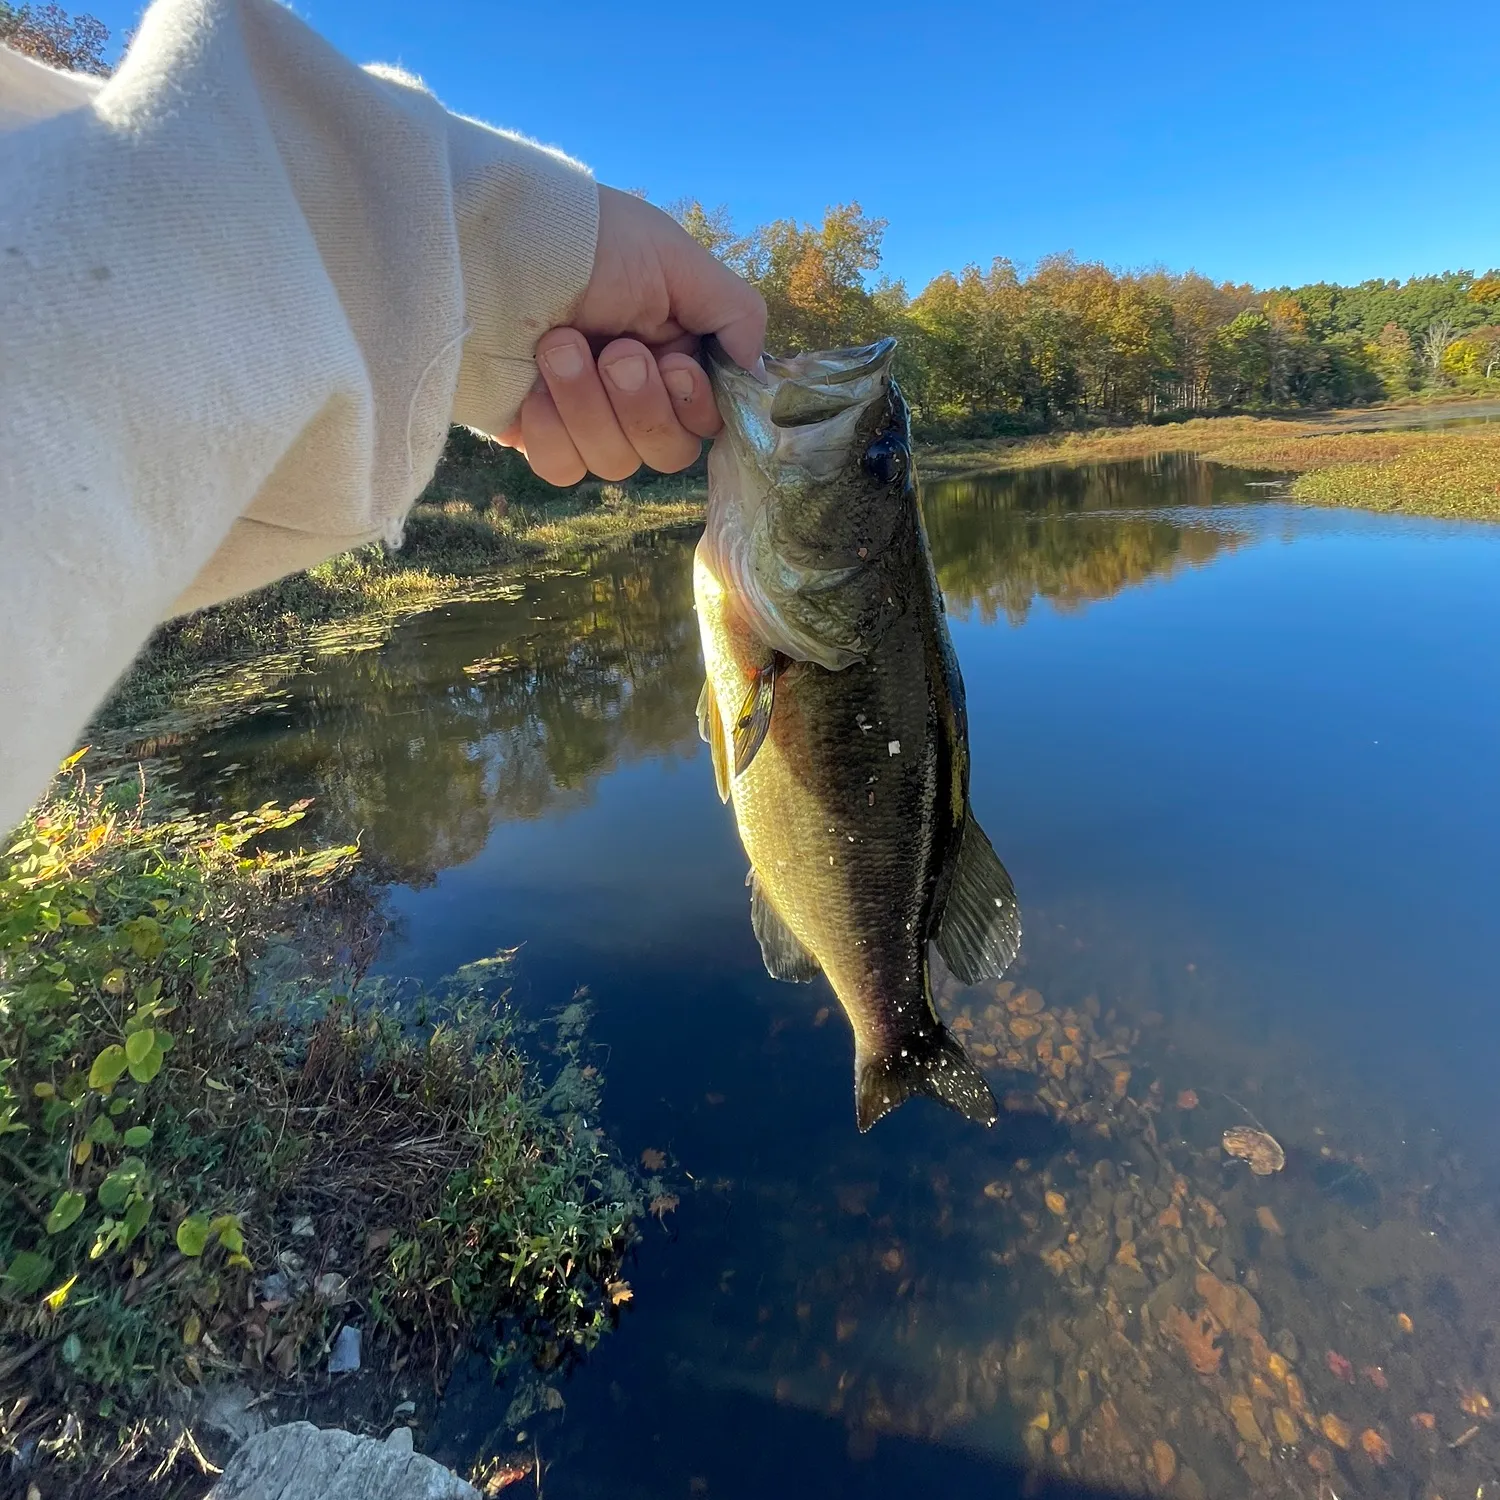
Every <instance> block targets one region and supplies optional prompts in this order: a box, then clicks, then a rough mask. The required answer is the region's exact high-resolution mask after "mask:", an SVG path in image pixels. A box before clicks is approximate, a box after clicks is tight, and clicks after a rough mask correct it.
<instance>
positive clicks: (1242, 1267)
mask: <svg viewBox="0 0 1500 1500" xmlns="http://www.w3.org/2000/svg"><path fill="white" fill-rule="evenodd" d="M1277 493H1278V491H1277V488H1276V486H1275V481H1274V476H1264V475H1259V476H1258V475H1246V474H1238V473H1235V472H1233V471H1228V470H1223V469H1215V468H1209V467H1206V466H1203V465H1201V464H1199V463H1197V462H1196V461H1195V460H1191V459H1186V458H1180V457H1176V458H1171V459H1168V460H1163V461H1153V462H1149V463H1135V464H1121V465H1111V466H1101V467H1097V468H1089V469H1075V470H1068V469H1046V470H1037V471H1031V472H1026V473H1019V474H1008V475H1000V476H991V477H983V478H974V479H966V480H956V481H950V482H945V483H941V484H934V485H932V486H929V488H928V490H927V494H926V509H927V516H928V524H929V530H930V533H931V537H932V543H933V550H934V554H935V558H936V561H937V566H938V572H939V577H940V581H941V583H942V586H943V589H944V592H945V595H946V597H947V601H948V607H949V612H950V619H951V624H952V630H953V636H954V641H955V644H956V647H957V650H958V655H959V658H960V660H961V662H962V666H963V672H964V677H965V680H966V683H967V687H968V697H969V711H970V723H971V744H972V752H973V764H974V772H973V801H974V806H975V810H976V812H977V814H978V816H979V818H980V820H981V822H982V823H983V824H984V826H985V828H986V829H987V830H988V832H989V834H990V836H991V838H992V840H993V841H994V843H995V846H996V848H997V849H998V851H999V852H1000V854H1001V856H1002V857H1003V859H1004V860H1005V862H1006V864H1007V865H1008V867H1009V869H1010V871H1011V873H1012V875H1013V876H1014V878H1015V882H1016V886H1017V888H1018V891H1019V893H1020V897H1021V902H1022V910H1023V914H1024V917H1025V921H1026V935H1025V940H1024V946H1023V951H1022V956H1021V959H1020V961H1019V963H1018V965H1017V967H1016V969H1015V970H1014V971H1013V972H1012V974H1011V975H1010V976H1008V980H1009V982H1008V983H1007V984H1004V985H1001V986H999V987H996V986H981V987H978V988H976V989H973V990H961V989H959V988H958V987H957V986H956V985H955V984H953V983H951V982H949V983H947V984H945V985H944V986H943V988H942V1001H943V1004H944V1007H945V1009H946V1010H947V1012H948V1014H949V1016H950V1018H952V1019H954V1020H955V1021H956V1022H957V1023H958V1025H959V1026H960V1028H961V1029H962V1030H963V1033H964V1036H965V1040H966V1042H967V1043H968V1044H969V1046H970V1047H971V1049H972V1050H974V1051H975V1053H976V1055H977V1056H979V1057H980V1058H981V1059H982V1060H983V1062H984V1064H985V1065H986V1066H987V1067H989V1068H990V1069H992V1070H993V1081H994V1083H995V1088H996V1092H997V1095H1002V1094H1003V1096H1004V1099H1005V1110H1004V1112H1003V1113H1002V1116H1001V1119H1000V1122H999V1124H998V1125H997V1126H996V1127H995V1128H994V1129H993V1130H990V1131H985V1130H982V1129H979V1128H977V1127H975V1126H973V1125H971V1124H968V1123H966V1122H965V1121H963V1120H962V1119H960V1118H958V1117H957V1116H956V1115H952V1114H949V1113H947V1112H945V1111H943V1110H941V1109H939V1108H938V1107H936V1106H934V1105H930V1104H928V1103H927V1102H926V1101H923V1100H918V1101H915V1102H913V1103H912V1104H910V1105H908V1106H906V1107H905V1108H903V1109H901V1110H899V1111H897V1113H896V1114H894V1115H893V1116H892V1117H891V1118H890V1119H889V1120H887V1121H885V1122H883V1123H882V1124H881V1125H879V1126H877V1127H876V1129H875V1130H874V1131H873V1132H871V1133H870V1134H869V1135H867V1136H860V1135H858V1134H857V1133H856V1131H855V1127H854V1120H853V1104H852V1082H851V1043H850V1039H849V1035H848V1031H847V1027H846V1026H845V1024H844V1022H843V1020H842V1017H841V1015H840V1013H839V1011H838V1009H837V1006H836V1004H835V1003H834V1001H833V998H832V995H831V993H830V992H828V991H827V989H826V986H824V985H823V983H822V982H821V981H820V982H819V984H817V985H816V986H813V987H811V988H808V987H793V986H786V985H781V984H777V983H775V982H774V981H772V980H771V979H769V978H768V977H767V975H766V974H765V972H764V969H763V967H762V965H761V961H760V956H759V951H758V948H757V946H756V943H755V940H754V938H753V937H752V935H751V931H750V923H749V914H748V902H747V895H746V891H745V886H744V873H745V861H744V858H743V855H742V854H741V852H740V849H739V845H738V841H737V839H736V836H735V832H734V828H733V826H732V823H731V821H730V818H729V815H728V813H727V811H726V810H725V809H724V808H722V807H721V806H720V804H719V801H718V799H717V797H716V796H715V794H714V790H713V776H712V771H711V768H710V766H709V762H708V758H707V755H706V753H705V752H704V748H703V747H702V746H701V745H700V744H699V742H698V738H697V733H696V725H695V719H694V705H695V702H696V699H697V695H698V690H699V686H700V683H701V666H700V659H699V652H698V644H697V630H696V623H695V620H694V616H693V611H692V594H691V581H690V570H689V562H690V556H691V549H692V545H693V541H694V537H693V536H692V535H681V534H678V535H659V536H656V537H652V538H649V539H646V540H643V541H640V542H637V543H636V544H634V545H631V546H629V547H625V548H623V549H620V550H617V551H613V552H610V553H607V554H604V555H602V556H598V557H596V558H594V559H593V560H591V561H590V562H588V563H587V564H584V565H581V566H579V567H577V568H573V569H558V570H555V571H552V572H550V573H548V574H546V575H545V576H539V577H537V578H534V579H532V580H530V581H528V582H527V583H525V584H524V585H519V586H517V587H516V588H515V589H514V590H511V591H510V592H509V594H508V595H507V596H505V597H500V598H495V599H490V600H486V601H482V602H471V603H466V604H459V605H454V606H451V607H447V608H443V609H439V610H435V611H432V612H430V613H428V614H426V615H423V616H420V617H418V618H416V619H414V620H411V621H409V622H407V623H406V624H404V625H402V626H401V627H399V628H398V629H397V630H396V631H395V632H394V633H393V634H392V635H391V637H390V639H389V640H388V641H386V642H385V644H384V645H382V646H380V647H378V648H377V649H369V650H363V651H359V652H356V653H352V654H348V655H341V656H340V655H335V656H330V657H327V658H325V659H324V660H323V661H322V662H321V664H320V665H319V666H318V667H317V668H316V669H315V670H312V671H308V672H304V673H302V674H300V675H298V676H296V677H294V678H293V679H291V680H290V681H288V682H286V683H284V684H282V691H281V693H280V695H279V696H278V697H277V698H276V700H275V701H273V702H272V703H270V704H269V705H268V706H266V707H264V708H263V709H261V710H260V711H258V712H256V713H253V714H251V715H249V716H248V717H245V718H242V719H240V720H239V721H237V722H235V723H233V724H230V725H228V726H226V727H222V728H220V729H218V730H216V731H214V732H213V733H212V734H210V735H208V736H207V737H206V739H204V740H203V741H202V742H200V743H199V744H197V745H195V746H194V747H192V749H191V751H190V753H189V756H188V759H187V762H186V764H185V767H184V773H183V774H184V775H185V776H186V777H187V778H188V779H189V780H190V781H196V782H197V783H198V784H199V785H200V786H201V787H203V788H213V789H216V790H217V791H218V792H219V793H222V794H223V795H224V796H225V797H227V798H229V799H231V800H234V801H236V802H240V803H243V804H245V805H253V804H254V802H256V801H259V800H261V799H263V798H265V797H269V796H277V797H281V798H291V797H293V796H301V795H315V796H317V797H318V798H319V799H320V800H319V803H318V807H319V809H320V810H321V811H322V813H323V815H324V816H327V817H330V818H332V819H333V820H334V821H335V822H336V823H338V824H340V825H344V826H349V825H352V826H354V827H357V828H360V829H362V830H363V831H364V843H365V847H366V849H367V851H369V852H370V853H371V854H373V855H376V856H378V857H379V858H380V859H382V860H383V861H385V862H387V864H388V865H389V866H390V867H391V869H392V870H393V871H394V872H395V874H396V876H397V878H398V884H397V886H396V888H395V890H394V892H393V895H392V898H391V899H392V908H393V912H394V915H395V919H396V920H395V923H394V925H393V927H392V930H391V933H390V935H389V936H388V938H387V940H386V942H385V945H384V948H383V950H382V952H381V956H380V960H379V966H380V968H381V969H382V970H383V971H384V972H387V973H391V974H403V975H404V974H411V975H418V976H422V977H426V978H436V977H439V976H441V975H443V974H445V973H448V972H450V971H452V970H453V969H454V968H456V967H457V966H458V965H459V964H462V963H465V962H468V961H470V960H473V959H476V958H479V957H481V956H485V955H488V954H492V953H494V952H495V951H496V950H498V949H502V948H509V947H512V946H515V945H521V946H520V953H519V955H518V958H517V966H518V988H517V993H518V994H519V995H521V996H523V997H524V999H525V1002H526V1003H527V1004H531V1005H535V1006H536V1007H538V1008H539V1009H545V1008H547V1007H549V1006H551V1005H555V1004H558V1003H560V1002H562V1001H564V1000H566V999H567V998H568V997H569V996H570V995H571V994H572V993H573V992H574V991H575V990H576V989H577V988H579V987H587V989H588V991H589V993H590V995H591V997H592V999H593V1002H594V1005H595V1007H596V1010H595V1019H594V1036H595V1040H596V1042H597V1043H598V1052H597V1057H598V1061H599V1065H600V1066H601V1068H602V1070H603V1072H604V1074H605V1076H606V1078H607V1088H606V1095H605V1104H606V1119H605V1121H604V1122H603V1123H604V1124H605V1126H606V1127H607V1129H608V1130H609V1132H610V1133H611V1134H612V1135H613V1136H614V1137H615V1139H616V1140H618V1141H619V1142H620V1143H621V1145H622V1148H623V1150H624V1151H625V1152H626V1153H627V1154H630V1155H635V1154H637V1153H640V1152H641V1151H643V1150H648V1149H649V1150H651V1151H655V1152H660V1153H662V1155H663V1156H664V1157H665V1159H666V1165H665V1167H664V1168H663V1169H662V1171H661V1176H662V1179H663V1182H664V1184H666V1190H669V1191H670V1192H671V1193H672V1194H674V1195H675V1196H677V1197H678V1198H679V1199H680V1205H679V1206H678V1208H677V1209H676V1211H675V1212H673V1213H670V1214H666V1215H664V1216H663V1218H662V1219H661V1221H660V1222H659V1223H658V1222H657V1221H656V1220H654V1219H652V1220H648V1221H647V1223H646V1225H645V1229H644V1233H643V1238H642V1241H641V1243H640V1245H639V1247H638V1250H637V1251H636V1252H635V1255H634V1259H633V1263H632V1265H631V1267H630V1269H629V1273H628V1274H629V1278H630V1281H631V1284H632V1286H633V1288H634V1294H635V1295H634V1300H633V1302H632V1303H631V1304H630V1306H629V1307H628V1308H627V1309H625V1313H624V1316H623V1318H622V1321H621V1325H620V1327H619V1329H618V1331H617V1332H615V1333H614V1334H612V1335H611V1336H610V1337H608V1338H607V1339H606V1340H605V1342H604V1344H603V1345H602V1346H601V1347H600V1349H599V1350H598V1351H597V1352H596V1354H595V1355H594V1356H592V1357H591V1358H590V1359H589V1360H588V1361H587V1362H586V1363H585V1364H584V1365H583V1366H582V1367H581V1368H580V1369H578V1370H577V1371H576V1372H574V1373H573V1374H572V1375H571V1376H570V1377H568V1378H567V1379H566V1380H565V1381H564V1382H562V1383H561V1394H562V1397H563V1400H564V1402H565V1403H566V1404H565V1406H564V1407H563V1409H562V1410H560V1411H554V1412H551V1413H549V1414H548V1415H547V1416H546V1418H545V1420H543V1421H540V1422H533V1423H530V1424H528V1425H527V1436H526V1442H525V1446H527V1447H528V1448H529V1447H530V1446H531V1445H532V1444H533V1443H535V1444H536V1445H538V1447H539V1449H540V1451H541V1452H542V1454H543V1456H544V1458H547V1459H549V1460H550V1465H549V1467H548V1468H547V1470H546V1478H545V1493H546V1494H547V1495H548V1496H549V1497H552V1500H557V1497H565V1496H580V1497H583V1496H620V1497H637V1496H640V1497H645V1496H676V1495H681V1496H689V1495H707V1496H714V1497H719V1496H724V1497H741V1496H744V1497H748V1496H752V1495H754V1496H762V1495H765V1494H768V1493H772V1494H804V1493H806V1494H812V1493H820V1494H828V1495H844V1494H849V1495H854V1494H859V1495H861V1496H886V1495H891V1496H894V1495H898V1494H899V1495H903V1496H905V1495H910V1494H913V1493H917V1492H919V1491H922V1492H925V1491H926V1490H929V1489H939V1488H941V1490H943V1491H945V1492H946V1493H948V1494H950V1495H959V1496H968V1495H975V1496H978V1495H986V1496H989V1495H998V1494H1006V1493H1012V1492H1015V1491H1016V1490H1017V1489H1018V1488H1019V1487H1021V1486H1023V1485H1026V1484H1028V1483H1029V1484H1030V1486H1031V1489H1030V1491H1028V1492H1033V1493H1034V1492H1036V1489H1037V1486H1038V1483H1039V1481H1038V1480H1037V1479H1036V1477H1035V1476H1036V1475H1037V1474H1041V1475H1048V1476H1052V1478H1051V1479H1050V1480H1044V1481H1041V1484H1042V1487H1043V1488H1045V1487H1046V1486H1047V1485H1048V1484H1051V1485H1053V1486H1054V1487H1056V1486H1059V1485H1061V1486H1068V1485H1080V1484H1086V1485H1091V1486H1095V1487H1097V1488H1100V1489H1103V1490H1111V1491H1135V1492H1151V1493H1162V1494H1171V1495H1175V1496H1178V1497H1180V1500H1194V1497H1196V1496H1202V1495H1211V1496H1215V1497H1217V1496H1237V1495H1262V1494H1264V1495H1271V1494H1281V1493H1285V1492H1290V1493H1293V1494H1302V1495H1307V1496H1320V1495H1324V1494H1336V1495H1341V1496H1342V1495H1347V1494H1351V1493H1357V1494H1379V1495H1386V1494H1389V1495H1392V1496H1395V1495H1401V1496H1408V1495H1419V1494H1420V1495H1425V1496H1446V1497H1448V1500H1454V1497H1456V1496H1465V1497H1467V1496H1473V1495H1477V1494H1480V1493H1483V1490H1482V1486H1484V1485H1486V1484H1488V1485H1490V1486H1493V1485H1494V1484H1495V1483H1496V1482H1497V1480H1500V1431H1497V1429H1496V1428H1495V1427H1493V1426H1492V1425H1491V1423H1490V1404H1489V1403H1490V1401H1491V1400H1494V1401H1495V1402H1497V1403H1500V1341H1497V1340H1496V1339H1495V1336H1494V1335H1495V1331H1496V1328H1497V1326H1500V1303H1497V1302H1496V1299H1495V1297H1494V1292H1493V1289H1494V1285H1495V1276H1496V1274H1497V1272H1500V1242H1497V1228H1500V1222H1497V1221H1500V1214H1497V1208H1500V1190H1497V1184H1500V1171H1497V1167H1500V1145H1497V1142H1500V1089H1497V1088H1496V1084H1495V1079H1496V1069H1497V1061H1500V1016H1497V1014H1496V1012H1495V1006H1494V1001H1495V992H1496V984H1495V959H1494V947H1495V942H1494V939H1495V935H1496V932H1497V930H1500V929H1497V923H1496V918H1495V913H1494V903H1495V899H1496V890H1497V886H1496V881H1495V864H1496V859H1497V855H1496V850H1497V849H1500V794H1497V790H1496V778H1495V768H1496V765H1497V751H1500V692H1497V688H1500V654H1497V651H1496V646H1497V644H1500V587H1497V585H1496V580H1497V579H1500V530H1487V529H1483V528H1478V527H1471V526H1465V525H1461V524H1454V523H1435V522H1424V521H1414V520H1405V519H1400V518H1392V517H1387V516H1379V517H1377V516H1372V515H1363V514H1357V513H1350V512H1340V511H1319V510H1310V509H1304V508H1300V507H1294V506H1291V505H1287V504H1285V503H1282V502H1280V501H1278V500H1277V499H1276V498H1275V497H1276V495H1277ZM220 767H227V768H228V769H227V770H220V769H218V768H220ZM830 1007H831V1008H832V1009H831V1014H830V1013H829V1009H830ZM1243 1125H1253V1126H1256V1127H1258V1128H1264V1129H1266V1130H1268V1131H1270V1132H1271V1133H1272V1134H1273V1135H1275V1137H1276V1138H1277V1139H1278V1140H1279V1141H1280V1142H1281V1143H1282V1145H1283V1146H1284V1147H1285V1148H1286V1154H1287V1165H1286V1168H1285V1170H1283V1171H1281V1172H1278V1173H1276V1174H1274V1175H1270V1176H1264V1177H1259V1176H1254V1175H1252V1174H1251V1173H1250V1172H1249V1171H1248V1169H1247V1167H1246V1165H1245V1164H1244V1163H1243V1162H1239V1161H1234V1160H1232V1159H1231V1158H1229V1157H1228V1156H1226V1155H1225V1154H1224V1152H1223V1151H1222V1149H1221V1145H1220V1137H1221V1134H1222V1132H1223V1131H1224V1130H1225V1129H1226V1128H1229V1127H1233V1126H1243ZM509 1399H510V1397H509V1393H508V1392H507V1391H504V1390H501V1391H499V1392H497V1391H496V1390H495V1389H494V1388H493V1387H492V1386H491V1384H490V1382H489V1379H488V1376H487V1375H486V1374H485V1373H484V1372H483V1371H482V1369H470V1368H467V1367H466V1368H465V1369H463V1370H462V1371H461V1372H460V1374H459V1376H458V1377H457V1378H456V1379H455V1380H454V1382H453V1384H452V1386H451V1387H450V1390H449V1393H448V1396H447V1399H446V1400H445V1402H444V1404H443V1407H442V1409H441V1410H440V1412H439V1414H438V1418H437V1422H436V1426H435V1430H434V1431H433V1433H432V1443H433V1446H434V1447H435V1449H436V1451H437V1452H438V1453H439V1455H440V1456H442V1457H445V1458H447V1459H448V1460H450V1461H452V1462H455V1463H460V1464H466V1463H468V1462H471V1461H472V1460H473V1459H474V1458H475V1457H477V1456H480V1455H483V1454H485V1453H491V1452H496V1451H500V1450H502V1449H505V1448H507V1447H513V1446H515V1445H516V1442H517V1439H516V1435H515V1433H514V1432H513V1431H507V1430H506V1428H505V1413H506V1408H507V1403H508V1401H509ZM1028 1470H1029V1471H1031V1473H1032V1476H1033V1477H1032V1478H1031V1479H1030V1480H1027V1479H1025V1478H1024V1477H1023V1471H1028Z"/></svg>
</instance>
